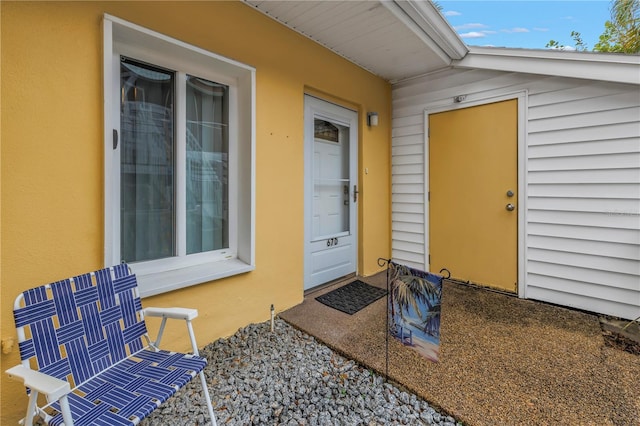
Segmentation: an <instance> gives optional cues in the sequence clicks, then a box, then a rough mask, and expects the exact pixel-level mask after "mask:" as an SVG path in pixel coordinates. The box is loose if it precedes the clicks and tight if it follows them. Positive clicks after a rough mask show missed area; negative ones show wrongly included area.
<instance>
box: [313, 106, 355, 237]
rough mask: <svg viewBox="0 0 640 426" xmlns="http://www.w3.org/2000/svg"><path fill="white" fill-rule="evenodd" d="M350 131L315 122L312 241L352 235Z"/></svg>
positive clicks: (319, 121) (318, 120) (323, 122)
mask: <svg viewBox="0 0 640 426" xmlns="http://www.w3.org/2000/svg"><path fill="white" fill-rule="evenodd" d="M350 188H351V182H350V180H349V128H348V127H346V126H342V125H339V124H334V123H330V122H328V121H325V120H320V119H317V118H316V119H315V120H314V141H313V202H312V206H313V207H312V208H313V216H312V225H311V238H312V239H313V240H317V239H324V238H330V237H332V236H335V235H341V234H344V233H347V232H349V209H350V208H351V202H350V198H349V194H350Z"/></svg>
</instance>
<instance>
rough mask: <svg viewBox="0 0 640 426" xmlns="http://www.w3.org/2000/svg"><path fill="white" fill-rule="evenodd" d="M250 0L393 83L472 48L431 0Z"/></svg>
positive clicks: (435, 67) (459, 56) (448, 61)
mask: <svg viewBox="0 0 640 426" xmlns="http://www.w3.org/2000/svg"><path fill="white" fill-rule="evenodd" d="M245 3H247V4H248V5H250V6H251V7H254V8H255V9H257V10H259V11H260V12H262V13H264V14H265V15H267V16H269V17H270V18H272V19H275V20H276V21H278V22H280V23H281V24H283V25H286V26H287V27H289V28H291V29H293V30H294V31H297V32H299V33H300V34H303V35H304V36H306V37H308V38H310V39H312V40H314V41H316V42H318V43H319V44H321V45H323V46H325V47H327V48H328V49H330V50H332V51H334V52H336V53H337V54H339V55H341V56H343V57H344V58H346V59H348V60H350V61H351V62H353V63H355V64H356V65H358V66H360V67H362V68H364V69H366V70H368V71H370V72H372V73H373V74H376V75H378V76H380V77H382V78H384V79H386V80H388V81H390V82H392V83H394V82H397V81H400V80H403V79H406V78H409V77H414V76H417V75H421V74H425V73H428V72H431V71H435V70H438V69H441V68H445V67H448V66H450V65H451V62H452V61H453V60H459V59H462V58H463V57H464V56H465V55H466V53H467V51H468V50H467V47H466V45H465V44H464V43H463V42H462V40H461V39H460V38H459V37H458V35H457V34H456V33H455V31H454V30H453V29H452V28H451V26H450V25H449V24H448V23H447V21H446V20H445V19H444V18H443V17H442V15H441V14H440V13H439V12H438V11H437V9H436V8H435V7H434V6H433V4H432V3H431V2H430V1H419V0H416V1H401V0H394V1H388V0H386V1H375V0H365V1H361V0H360V1H358V0H355V1H314V0H310V1H309V0H307V1H278V0H267V1H263V0H245Z"/></svg>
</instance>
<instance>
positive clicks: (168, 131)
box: [120, 58, 175, 262]
mask: <svg viewBox="0 0 640 426" xmlns="http://www.w3.org/2000/svg"><path fill="white" fill-rule="evenodd" d="M120 90H121V105H120V107H121V112H120V120H121V121H120V131H121V137H120V139H121V148H120V153H121V154H120V170H121V171H120V209H121V210H120V241H121V243H120V244H121V245H120V253H121V258H122V260H125V261H127V262H136V261H142V260H152V259H159V258H163V257H169V256H173V255H174V254H175V249H174V248H175V231H174V229H175V226H174V224H175V203H174V199H175V184H174V180H175V175H174V164H175V163H174V155H175V154H174V133H173V128H174V106H173V102H174V73H173V72H170V71H166V70H163V69H160V68H157V67H152V66H149V65H146V64H142V63H139V62H134V61H131V60H128V59H125V58H123V59H122V60H121V62H120Z"/></svg>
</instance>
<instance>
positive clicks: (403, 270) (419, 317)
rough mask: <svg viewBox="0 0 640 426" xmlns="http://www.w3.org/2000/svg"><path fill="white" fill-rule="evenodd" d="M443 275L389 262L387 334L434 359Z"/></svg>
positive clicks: (436, 352) (436, 357) (435, 358)
mask: <svg viewBox="0 0 640 426" xmlns="http://www.w3.org/2000/svg"><path fill="white" fill-rule="evenodd" d="M441 299H442V276H440V275H436V274H432V273H429V272H424V271H420V270H418V269H413V268H410V267H408V266H404V265H400V264H398V263H395V262H389V333H390V334H391V336H393V337H394V338H395V339H397V340H398V341H400V342H402V344H403V345H406V346H410V347H411V348H413V349H415V351H416V352H418V353H419V354H420V355H422V356H424V357H425V358H427V359H429V360H431V361H434V362H437V361H438V355H439V353H440V306H441V305H440V302H441Z"/></svg>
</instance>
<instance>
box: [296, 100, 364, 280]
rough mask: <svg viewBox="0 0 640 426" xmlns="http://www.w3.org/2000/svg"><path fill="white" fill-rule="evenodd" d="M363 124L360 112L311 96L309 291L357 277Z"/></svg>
mask: <svg viewBox="0 0 640 426" xmlns="http://www.w3.org/2000/svg"><path fill="white" fill-rule="evenodd" d="M357 124H358V113H357V112H355V111H352V110H349V109H347V108H344V107H341V106H338V105H335V104H332V103H329V102H326V101H323V100H320V99H318V98H315V97H312V96H305V114H304V158H305V160H304V194H305V209H304V215H305V217H304V229H305V232H304V239H305V240H304V250H305V255H304V259H305V261H304V289H305V290H307V289H310V288H313V287H316V286H318V285H321V284H324V283H327V282H329V281H331V280H334V279H336V278H340V277H342V276H345V275H348V274H351V273H354V272H356V258H357V253H358V250H357V241H358V240H357V229H358V226H357V217H358V215H357V210H358V209H357V206H358V173H357V170H358V129H357Z"/></svg>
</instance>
